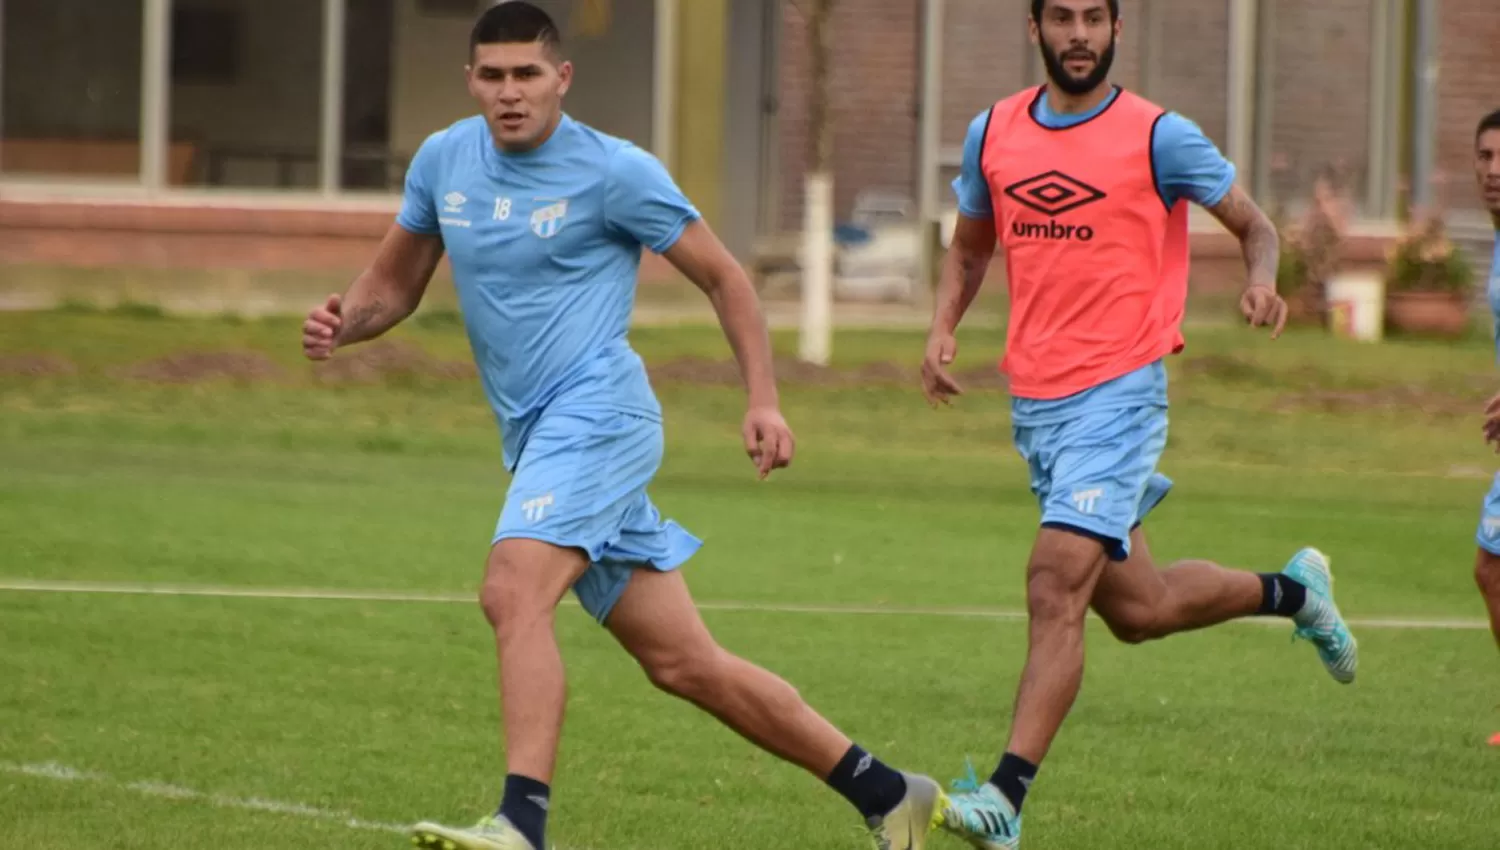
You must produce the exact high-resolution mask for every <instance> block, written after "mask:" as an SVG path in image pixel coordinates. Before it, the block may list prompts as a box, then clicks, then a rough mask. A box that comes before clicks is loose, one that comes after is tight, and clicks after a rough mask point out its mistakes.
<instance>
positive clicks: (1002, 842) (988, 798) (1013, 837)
mask: <svg viewBox="0 0 1500 850" xmlns="http://www.w3.org/2000/svg"><path fill="white" fill-rule="evenodd" d="M968 770H969V775H968V777H966V778H964V779H959V780H956V781H955V782H954V783H953V790H955V791H958V792H959V793H957V794H953V795H951V796H949V797H948V798H947V799H946V800H945V801H944V806H943V811H942V820H941V822H940V823H941V826H942V827H943V829H945V830H947V831H948V832H950V833H952V834H953V835H956V836H958V837H959V838H962V839H963V840H965V841H967V842H969V843H970V844H972V845H973V846H974V847H977V848H979V850H1016V848H1017V847H1020V846H1021V815H1020V813H1019V812H1017V811H1016V809H1015V807H1014V806H1012V805H1011V804H1010V801H1009V800H1007V799H1005V795H1004V794H1002V793H1000V789H999V788H996V787H995V786H994V785H992V784H990V783H988V782H985V783H983V784H981V783H980V782H979V779H978V777H976V776H975V775H974V765H973V764H972V763H970V764H969V765H968Z"/></svg>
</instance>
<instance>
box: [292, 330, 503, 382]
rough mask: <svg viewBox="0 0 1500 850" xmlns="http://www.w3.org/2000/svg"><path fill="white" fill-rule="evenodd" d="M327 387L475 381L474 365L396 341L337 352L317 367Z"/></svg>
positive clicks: (386, 341) (317, 373) (317, 371)
mask: <svg viewBox="0 0 1500 850" xmlns="http://www.w3.org/2000/svg"><path fill="white" fill-rule="evenodd" d="M314 371H315V374H316V375H317V376H318V379H319V380H321V381H325V382H328V383H377V382H380V381H385V380H389V379H391V378H397V379H400V378H438V379H445V380H458V379H462V378H472V377H474V376H475V374H476V371H475V369H474V364H472V363H468V362H462V363H461V362H455V361H448V360H439V359H437V358H436V357H433V356H432V355H430V354H428V353H427V352H425V351H423V350H422V349H421V348H418V347H417V346H415V345H412V344H411V343H407V342H398V341H395V340H381V341H378V342H372V343H365V344H363V345H360V346H357V347H355V348H351V349H347V350H341V351H338V352H336V353H335V354H334V355H333V357H332V358H330V359H328V360H325V361H323V362H321V363H318V364H317V365H316V366H315V367H314Z"/></svg>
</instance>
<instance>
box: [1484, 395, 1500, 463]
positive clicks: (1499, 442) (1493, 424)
mask: <svg viewBox="0 0 1500 850" xmlns="http://www.w3.org/2000/svg"><path fill="white" fill-rule="evenodd" d="M1484 441H1485V442H1486V443H1494V444H1495V451H1496V452H1497V453H1500V395H1496V396H1495V397H1494V398H1492V399H1490V402H1489V404H1486V405H1485V406H1484Z"/></svg>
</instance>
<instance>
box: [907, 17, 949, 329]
mask: <svg viewBox="0 0 1500 850" xmlns="http://www.w3.org/2000/svg"><path fill="white" fill-rule="evenodd" d="M943 2H944V0H926V2H925V3H924V4H923V11H924V12H925V13H926V14H925V15H924V17H923V21H922V111H921V119H920V128H921V129H920V135H919V136H918V140H917V147H918V150H919V151H920V153H919V154H918V157H917V158H918V162H919V166H918V168H919V170H918V172H917V192H918V195H919V196H920V197H919V204H918V208H919V210H920V214H919V215H918V216H917V220H918V223H917V240H918V241H917V245H918V246H919V250H918V251H917V262H918V269H917V282H918V286H919V289H918V291H917V292H915V293H913V295H914V296H916V298H917V299H919V300H925V299H926V298H927V295H928V293H930V292H931V291H932V266H933V258H934V255H935V254H936V253H937V250H936V249H937V239H938V237H937V226H938V221H939V218H940V216H939V215H938V153H939V148H940V147H941V146H942V143H943V139H942V135H943V125H942V121H943V59H942V44H943Z"/></svg>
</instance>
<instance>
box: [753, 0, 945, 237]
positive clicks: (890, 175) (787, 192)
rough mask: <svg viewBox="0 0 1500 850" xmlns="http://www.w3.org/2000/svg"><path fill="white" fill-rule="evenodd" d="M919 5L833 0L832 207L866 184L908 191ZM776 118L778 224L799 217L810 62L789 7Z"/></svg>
mask: <svg viewBox="0 0 1500 850" xmlns="http://www.w3.org/2000/svg"><path fill="white" fill-rule="evenodd" d="M920 6H921V4H920V3H917V2H914V0H839V2H838V5H837V6H835V7H834V13H833V19H832V24H831V26H832V27H833V31H834V33H835V35H834V38H833V55H832V61H831V63H830V64H831V71H830V75H831V87H832V99H833V105H834V109H835V113H834V116H835V118H834V120H835V121H836V122H837V123H836V130H835V138H834V156H835V160H836V169H837V170H836V175H835V186H834V193H835V204H836V208H837V210H838V211H839V214H840V215H847V214H848V212H849V210H850V209H852V208H853V205H854V196H855V194H856V193H857V192H859V191H860V190H861V189H864V188H876V187H887V186H889V187H894V188H896V189H902V190H905V191H908V192H910V191H911V187H912V186H914V185H915V184H916V175H917V145H916V140H917V111H916V110H917V101H916V98H917V81H918V79H919V78H918V73H919V66H918V64H917V63H918V49H919V48H920V46H921V45H920V39H921V23H922V21H921V8H920ZM782 22H783V23H782V26H783V30H782V41H781V47H780V52H781V62H780V68H779V71H778V76H779V86H780V98H779V100H780V109H779V113H778V114H779V118H780V126H781V140H780V145H781V149H780V151H779V156H780V160H781V198H782V204H781V224H782V226H783V227H786V228H790V229H796V228H799V227H801V222H802V194H803V190H802V177H803V173H804V170H805V168H806V163H807V160H808V121H807V111H808V91H809V82H810V81H809V80H808V77H809V73H810V72H809V67H810V62H809V61H808V60H809V57H808V45H807V27H806V22H805V21H804V20H803V19H802V16H801V15H800V14H799V13H798V11H797V8H796V6H795V4H793V3H785V5H784V13H783V15H782Z"/></svg>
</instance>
